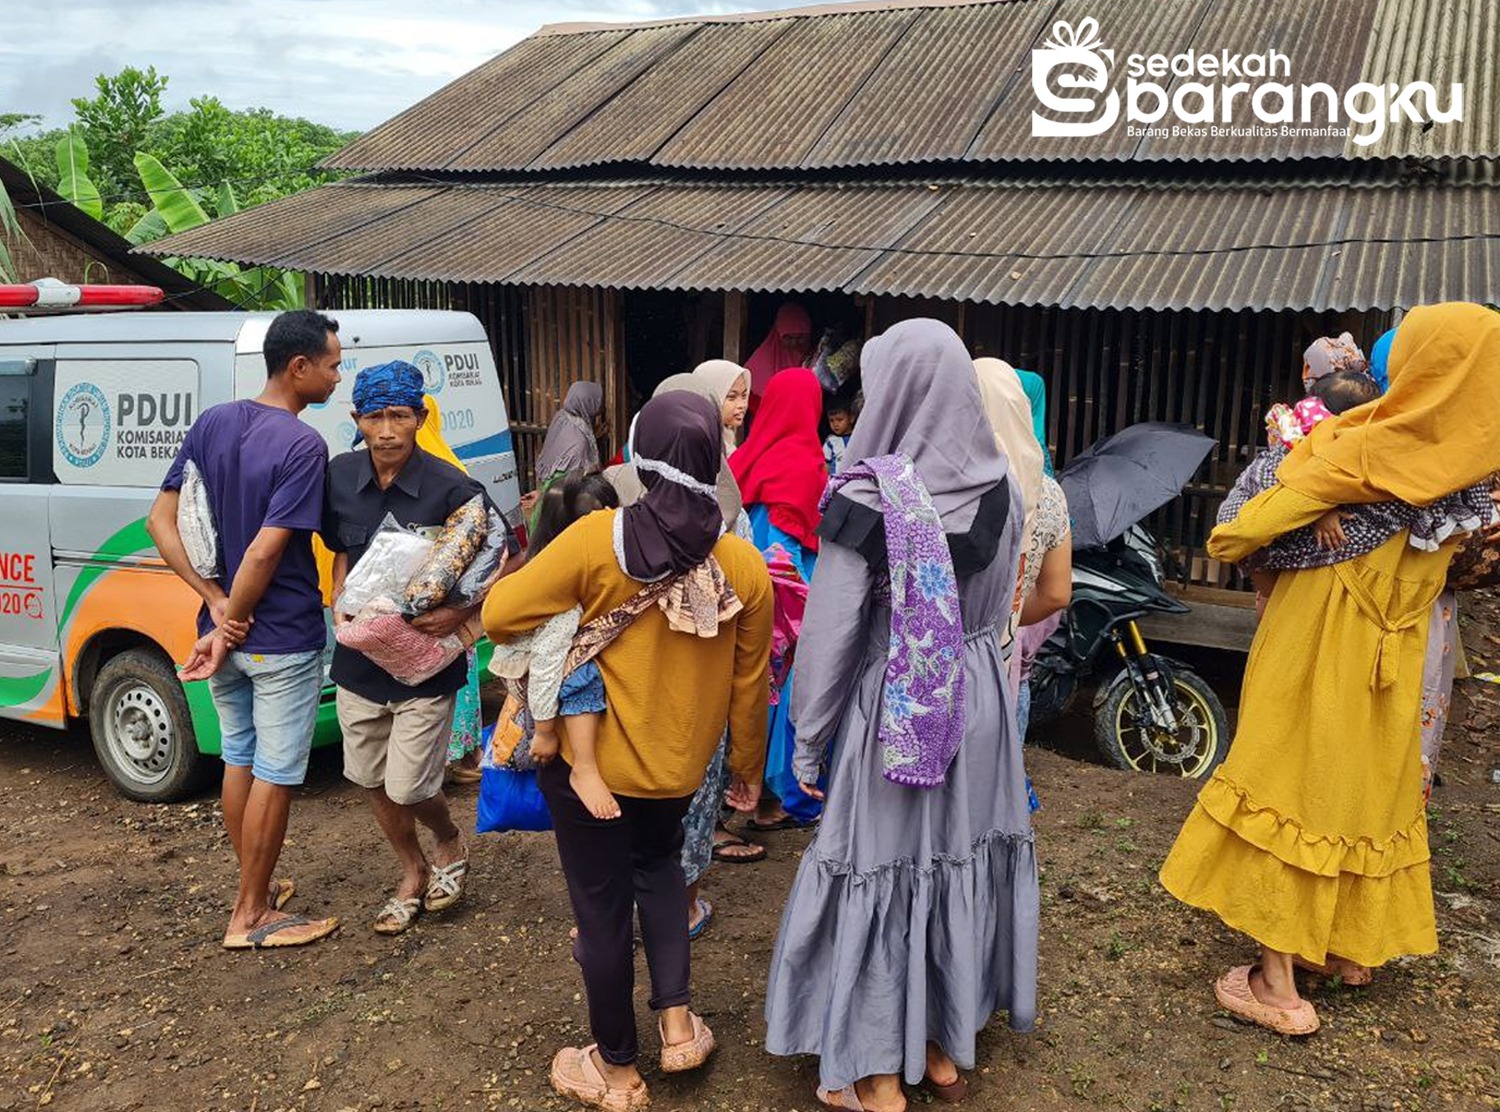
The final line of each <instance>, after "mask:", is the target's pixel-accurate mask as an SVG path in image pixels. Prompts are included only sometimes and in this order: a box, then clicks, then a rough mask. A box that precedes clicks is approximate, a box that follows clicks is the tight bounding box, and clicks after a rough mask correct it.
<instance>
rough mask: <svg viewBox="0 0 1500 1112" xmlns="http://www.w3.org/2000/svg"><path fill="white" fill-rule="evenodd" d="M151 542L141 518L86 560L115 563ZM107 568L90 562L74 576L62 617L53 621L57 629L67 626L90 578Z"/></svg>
mask: <svg viewBox="0 0 1500 1112" xmlns="http://www.w3.org/2000/svg"><path fill="white" fill-rule="evenodd" d="M154 544H155V542H154V541H152V539H151V534H149V533H147V532H146V519H145V518H144V517H141V518H137V519H136V520H135V521H132V522H131V523H130V524H129V525H127V526H125V528H123V529H121V530H120V531H119V532H118V533H116V534H115V535H114V536H112V537H110V538H109V539H108V540H107V541H105V542H104V544H103V545H101V546H100V547H99V549H98V550H97V551H96V552H95V553H94V554H93V555H92V556H90V557H89V559H90V560H91V561H97V562H98V563H100V564H118V563H119V562H120V561H121V560H122V559H123V558H124V557H126V556H134V555H135V554H136V553H137V552H144V551H145V550H146V549H148V548H151V547H152V546H153V545H154ZM109 570H110V569H109V568H108V567H96V566H93V565H92V564H91V565H90V566H89V567H86V568H84V569H83V571H81V572H79V573H78V578H77V579H76V580H74V582H73V589H72V590H71V591H69V592H68V600H67V602H65V603H64V604H63V612H62V617H61V618H60V619H59V620H58V623H57V628H58V629H60V630H61V629H67V628H68V619H69V618H71V617H72V616H73V611H74V609H75V608H76V607H77V606H78V603H79V602H80V601H81V600H82V598H83V596H84V595H86V594H87V593H88V590H89V588H90V587H92V586H93V585H94V581H95V580H97V579H98V578H99V577H100V576H101V575H103V574H104V573H105V572H107V571H109Z"/></svg>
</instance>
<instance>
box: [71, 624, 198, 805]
mask: <svg viewBox="0 0 1500 1112" xmlns="http://www.w3.org/2000/svg"><path fill="white" fill-rule="evenodd" d="M89 730H90V732H91V733H92V734H93V738H94V752H96V753H97V754H98V755H99V762H100V763H101V764H102V765H103V766H104V771H105V772H106V773H108V774H109V778H110V779H111V780H113V781H114V783H115V787H117V788H118V789H119V790H120V792H121V794H122V795H125V796H128V797H129V798H131V799H137V800H140V801H141V802H143V803H171V802H173V801H174V800H178V799H182V798H183V797H185V796H187V795H189V794H190V793H191V792H192V791H193V789H194V788H196V787H197V786H198V784H199V782H200V780H201V778H202V775H203V769H204V765H205V763H206V762H205V761H204V760H203V757H202V755H201V754H200V753H199V752H198V739H197V737H196V736H195V735H194V733H193V723H192V719H191V718H189V717H188V705H187V696H186V695H185V694H183V690H182V684H181V683H180V682H179V681H178V679H177V673H176V672H175V671H174V670H173V668H172V665H171V663H170V662H169V661H167V660H166V659H165V658H164V657H162V656H161V654H159V653H156V652H152V651H151V650H149V649H129V650H127V651H125V652H122V653H120V654H119V655H118V656H114V657H111V658H110V659H109V661H108V662H107V663H106V664H105V665H104V667H102V668H101V669H99V675H98V678H97V679H95V681H94V688H93V690H92V691H91V692H90V693H89Z"/></svg>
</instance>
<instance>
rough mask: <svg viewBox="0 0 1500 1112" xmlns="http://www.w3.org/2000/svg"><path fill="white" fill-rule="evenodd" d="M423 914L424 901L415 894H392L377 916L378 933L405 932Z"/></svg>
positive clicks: (375, 928)
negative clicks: (402, 895)
mask: <svg viewBox="0 0 1500 1112" xmlns="http://www.w3.org/2000/svg"><path fill="white" fill-rule="evenodd" d="M421 915H422V901H421V900H420V899H418V898H417V897H415V896H408V897H406V898H405V899H402V898H401V897H399V896H392V897H391V898H390V899H388V900H386V901H385V906H384V907H382V908H381V909H380V911H379V912H378V913H377V914H376V916H375V927H374V930H375V933H376V934H405V933H406V932H407V931H409V930H411V928H412V926H413V925H414V924H415V923H416V921H417V920H418V919H419V918H421Z"/></svg>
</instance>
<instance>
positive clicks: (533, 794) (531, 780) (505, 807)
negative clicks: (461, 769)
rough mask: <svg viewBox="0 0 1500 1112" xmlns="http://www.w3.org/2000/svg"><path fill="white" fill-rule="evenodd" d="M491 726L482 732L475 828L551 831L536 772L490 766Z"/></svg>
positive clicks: (495, 830) (485, 832)
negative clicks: (482, 749)
mask: <svg viewBox="0 0 1500 1112" xmlns="http://www.w3.org/2000/svg"><path fill="white" fill-rule="evenodd" d="M493 732H494V727H493V726H488V727H486V728H485V731H484V759H483V760H482V761H481V762H480V780H479V812H478V815H477V818H476V822H475V829H476V830H477V831H478V832H479V833H480V834H488V833H491V832H500V831H506V830H551V829H552V813H551V812H550V811H548V810H547V801H546V800H545V799H544V798H543V797H542V789H541V788H539V787H538V786H537V782H536V770H535V769H527V770H526V771H524V772H521V771H517V770H515V769H512V768H503V767H502V768H494V767H492V765H491V763H490V737H491V735H492V734H493Z"/></svg>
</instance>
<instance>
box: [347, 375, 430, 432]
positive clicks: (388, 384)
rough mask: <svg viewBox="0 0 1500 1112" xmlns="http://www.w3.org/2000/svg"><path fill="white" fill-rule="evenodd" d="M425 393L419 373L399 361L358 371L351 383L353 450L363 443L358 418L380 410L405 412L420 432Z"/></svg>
mask: <svg viewBox="0 0 1500 1112" xmlns="http://www.w3.org/2000/svg"><path fill="white" fill-rule="evenodd" d="M425 392H426V380H425V379H423V377H422V372H421V371H420V370H419V369H418V368H416V367H414V366H412V364H410V363H407V362H405V361H404V360H401V359H396V360H393V361H392V362H390V363H381V364H378V365H377V366H374V367H366V368H365V369H364V370H362V371H360V372H359V375H358V377H357V378H355V380H354V414H353V416H354V422H355V433H354V445H355V447H358V446H359V445H360V444H362V443H364V439H365V436H364V430H363V429H360V428H359V423H360V418H361V417H367V416H370V415H371V414H376V413H379V412H381V411H382V410H386V409H397V410H403V409H409V410H411V411H412V414H413V416H415V417H416V419H417V422H416V426H415V427H416V428H420V427H421V425H422V421H423V420H424V419H425V418H426V416H427V410H426V408H425V407H424V405H423V402H422V395H423V394H424V393H425ZM413 435H414V436H415V433H414V434H413ZM415 442H416V441H415V440H413V443H415Z"/></svg>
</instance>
